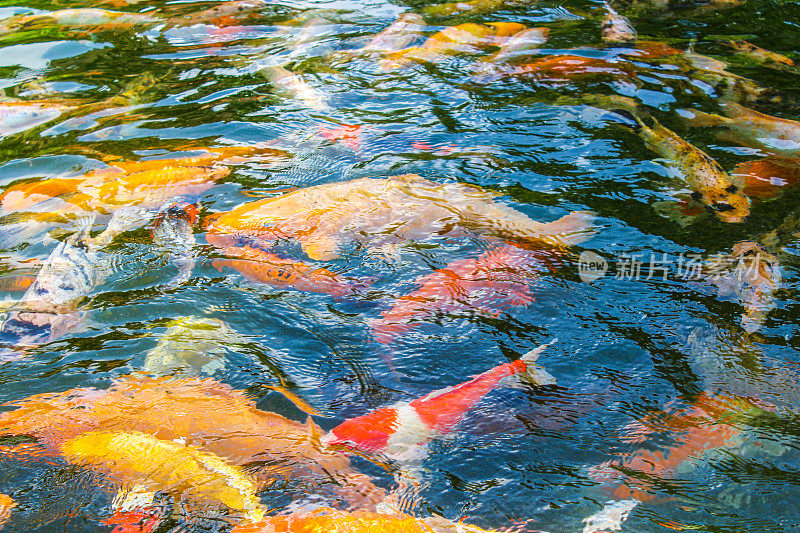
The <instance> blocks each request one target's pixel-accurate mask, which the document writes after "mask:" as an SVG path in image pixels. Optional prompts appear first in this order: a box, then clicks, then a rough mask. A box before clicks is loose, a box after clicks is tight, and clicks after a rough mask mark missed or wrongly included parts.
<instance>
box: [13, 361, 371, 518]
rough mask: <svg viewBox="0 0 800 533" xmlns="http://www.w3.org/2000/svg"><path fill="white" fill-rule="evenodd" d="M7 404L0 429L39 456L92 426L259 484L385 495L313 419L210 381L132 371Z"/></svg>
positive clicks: (362, 499)
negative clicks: (97, 384) (157, 444)
mask: <svg viewBox="0 0 800 533" xmlns="http://www.w3.org/2000/svg"><path fill="white" fill-rule="evenodd" d="M11 405H12V406H14V407H16V409H14V410H12V411H7V412H4V413H2V414H0V435H3V436H10V435H28V436H31V437H33V438H35V439H36V441H37V442H38V448H37V449H38V450H39V452H38V453H41V454H46V455H59V454H61V453H62V448H63V446H64V445H65V443H67V442H69V441H71V440H73V439H76V438H78V437H81V436H83V435H86V434H88V433H91V432H104V434H106V435H108V434H109V432H110V433H128V434H129V433H132V432H137V433H139V434H144V435H147V436H148V438H149V437H152V438H155V439H159V440H162V441H173V442H176V441H180V442H183V443H185V444H186V445H188V446H192V447H193V448H192V449H193V450H196V451H197V452H202V453H207V454H213V455H214V456H217V457H219V458H221V459H223V460H225V461H226V462H227V463H229V464H231V465H235V466H237V467H243V466H247V468H248V472H249V474H250V475H251V476H252V477H253V479H255V482H256V483H257V485H258V487H259V488H262V487H264V486H268V485H269V484H272V483H276V482H280V483H284V484H286V490H288V491H294V490H299V491H301V492H303V493H305V494H307V493H308V492H309V491H310V492H312V493H315V494H326V495H329V496H330V497H331V498H334V499H338V500H339V501H341V502H345V503H346V504H348V505H353V506H355V507H358V508H363V509H370V508H372V509H374V507H375V505H376V504H378V503H380V502H381V501H383V499H384V498H385V494H384V491H383V490H382V489H380V488H378V487H376V486H375V485H374V484H373V483H372V482H371V481H370V479H369V477H367V476H365V475H364V474H361V473H359V472H357V471H355V470H354V469H353V468H352V466H351V464H350V460H349V459H348V457H347V456H346V455H344V454H342V453H339V452H336V451H334V450H326V449H323V448H321V447H320V446H319V438H320V436H321V435H322V434H323V431H322V429H321V428H320V427H319V426H317V425H316V424H315V423H314V422H313V421H312V420H311V419H310V418H309V419H308V421H307V422H306V423H305V424H301V423H299V422H295V421H292V420H289V419H287V418H285V417H283V416H281V415H278V414H276V413H270V412H267V411H262V410H260V409H257V408H256V406H255V403H254V402H253V401H252V400H250V399H249V398H247V397H246V396H245V394H244V393H243V392H241V391H237V390H234V389H232V388H230V387H229V386H227V385H224V384H222V383H219V382H217V381H214V380H212V379H198V378H169V377H162V378H151V377H147V376H146V375H142V374H136V375H131V376H124V377H121V378H119V379H118V380H116V381H115V382H114V383H113V385H112V386H111V387H110V388H109V389H107V390H99V389H94V388H78V389H71V390H68V391H65V392H62V393H47V394H40V395H36V396H32V397H30V398H27V399H23V400H19V401H16V402H13V403H12V404H11ZM142 439H143V440H142V441H141V442H144V437H142ZM84 442H87V443H88V442H89V441H84ZM26 446H30V445H26ZM3 448H4V449H6V448H8V446H4V447H3ZM88 448H89V449H90V450H91V448H92V447H91V446H88ZM12 449H13V448H12ZM24 451H25V453H26V454H27V453H33V451H31V450H29V449H28V448H26V449H25V450H24ZM253 465H259V466H258V468H253ZM109 468H112V469H113V466H112V465H109Z"/></svg>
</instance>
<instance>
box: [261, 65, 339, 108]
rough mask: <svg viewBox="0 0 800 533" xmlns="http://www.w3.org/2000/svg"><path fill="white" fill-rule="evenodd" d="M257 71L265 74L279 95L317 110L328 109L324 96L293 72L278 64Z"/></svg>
mask: <svg viewBox="0 0 800 533" xmlns="http://www.w3.org/2000/svg"><path fill="white" fill-rule="evenodd" d="M259 72H261V73H262V74H263V75H264V76H266V78H267V79H268V80H269V81H270V83H271V84H272V86H273V87H274V88H275V91H276V92H277V93H278V94H280V95H281V96H284V97H286V98H291V99H294V100H297V101H299V102H302V103H303V104H305V105H306V106H308V107H309V108H310V109H314V110H317V111H321V110H324V109H328V107H329V106H328V104H327V103H326V102H325V96H324V95H323V94H322V93H321V92H320V91H319V90H317V89H315V88H314V87H312V86H311V85H309V84H308V82H306V81H305V80H304V79H303V78H301V77H300V76H299V75H297V74H295V73H294V72H292V71H290V70H287V69H286V68H284V67H281V66H278V65H269V66H265V67H263V68H261V69H260V70H259Z"/></svg>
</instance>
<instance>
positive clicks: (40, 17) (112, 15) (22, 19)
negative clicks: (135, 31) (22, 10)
mask: <svg viewBox="0 0 800 533" xmlns="http://www.w3.org/2000/svg"><path fill="white" fill-rule="evenodd" d="M160 20H161V19H158V18H155V17H151V16H149V15H143V14H141V13H124V12H122V11H108V10H106V9H95V8H80V9H60V10H58V11H50V12H47V13H40V14H36V15H16V16H13V17H9V18H7V19H4V20H2V21H0V34H2V33H9V32H12V31H19V30H26V29H31V28H37V27H41V26H64V27H68V28H93V27H97V28H98V29H116V28H130V27H133V26H139V25H143V24H153V23H156V22H159V21H160Z"/></svg>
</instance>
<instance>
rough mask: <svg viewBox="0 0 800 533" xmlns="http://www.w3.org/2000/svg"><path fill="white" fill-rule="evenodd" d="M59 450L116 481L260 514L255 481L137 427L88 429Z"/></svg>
mask: <svg viewBox="0 0 800 533" xmlns="http://www.w3.org/2000/svg"><path fill="white" fill-rule="evenodd" d="M61 453H62V454H63V455H64V457H65V458H66V459H67V460H68V461H69V462H71V463H73V464H76V465H79V466H89V467H92V468H96V469H102V470H105V471H108V472H109V473H110V474H111V475H112V476H113V478H114V479H115V481H120V482H122V483H136V484H139V485H141V486H144V487H147V488H150V489H151V490H153V491H156V490H163V491H166V492H169V493H173V494H175V495H176V496H178V497H180V498H185V499H188V500H190V501H194V502H197V503H201V504H204V505H224V506H225V507H227V508H228V509H230V510H232V511H234V512H236V513H238V514H239V515H241V516H243V517H244V518H245V519H246V520H250V521H253V522H257V521H259V520H261V519H262V518H263V517H264V508H263V507H262V506H261V503H260V501H259V499H258V496H257V495H256V491H257V484H256V481H255V480H254V479H252V478H250V476H248V475H247V474H245V473H244V471H243V470H242V469H241V468H239V467H237V466H235V465H232V464H230V463H228V462H227V461H225V460H224V459H222V458H221V457H219V456H217V455H214V454H212V453H208V452H204V451H201V450H200V449H199V448H198V447H197V446H192V445H186V444H178V443H175V442H171V441H167V440H161V439H157V438H155V437H153V436H151V435H147V434H145V433H140V432H135V431H131V432H113V431H92V432H88V433H85V434H83V435H80V436H78V437H75V438H73V439H70V440H68V441H67V442H65V443H64V444H63V446H62V447H61Z"/></svg>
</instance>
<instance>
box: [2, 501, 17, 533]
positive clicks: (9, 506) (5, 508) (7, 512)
mask: <svg viewBox="0 0 800 533" xmlns="http://www.w3.org/2000/svg"><path fill="white" fill-rule="evenodd" d="M16 506H17V502H15V501H14V500H13V499H12V498H11V497H10V496H8V495H7V494H0V527H2V526H3V524H5V523H6V522H8V519H9V518H11V513H12V512H14V508H15V507H16Z"/></svg>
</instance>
